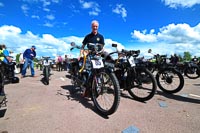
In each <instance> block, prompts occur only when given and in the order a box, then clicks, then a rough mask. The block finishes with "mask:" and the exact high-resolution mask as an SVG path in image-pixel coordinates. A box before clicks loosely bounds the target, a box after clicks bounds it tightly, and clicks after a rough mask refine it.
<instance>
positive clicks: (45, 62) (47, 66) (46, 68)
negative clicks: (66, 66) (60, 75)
mask: <svg viewBox="0 0 200 133" xmlns="http://www.w3.org/2000/svg"><path fill="white" fill-rule="evenodd" d="M42 67H43V70H42V71H43V73H42V75H43V78H42V81H43V83H44V84H46V85H49V77H50V76H51V73H50V72H51V61H50V57H45V56H43V57H42Z"/></svg>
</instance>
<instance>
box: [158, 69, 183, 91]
mask: <svg viewBox="0 0 200 133" xmlns="http://www.w3.org/2000/svg"><path fill="white" fill-rule="evenodd" d="M156 80H157V84H158V87H159V88H160V89H161V90H162V91H163V92H166V93H169V94H172V93H177V92H179V91H180V90H181V89H182V88H183V86H184V78H183V76H182V74H181V73H180V72H178V71H176V70H175V69H170V68H169V69H163V70H161V71H159V72H158V73H157V74H156Z"/></svg>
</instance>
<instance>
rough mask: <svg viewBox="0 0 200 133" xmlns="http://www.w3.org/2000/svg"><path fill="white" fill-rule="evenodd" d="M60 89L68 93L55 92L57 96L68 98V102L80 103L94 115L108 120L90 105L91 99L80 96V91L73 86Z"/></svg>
mask: <svg viewBox="0 0 200 133" xmlns="http://www.w3.org/2000/svg"><path fill="white" fill-rule="evenodd" d="M61 88H62V89H64V90H67V91H68V92H69V93H68V92H66V94H62V93H60V92H59V91H58V92H57V94H58V95H63V96H66V97H67V98H68V100H71V101H78V102H79V103H81V104H82V105H83V106H84V107H85V108H89V109H91V110H92V111H94V112H95V113H96V114H98V115H99V116H101V117H103V118H105V119H108V118H109V117H108V116H105V115H102V114H101V113H99V112H98V111H97V110H96V108H95V107H94V105H93V103H91V102H90V101H91V99H90V98H88V97H83V96H81V94H80V89H77V88H74V86H72V85H66V86H61Z"/></svg>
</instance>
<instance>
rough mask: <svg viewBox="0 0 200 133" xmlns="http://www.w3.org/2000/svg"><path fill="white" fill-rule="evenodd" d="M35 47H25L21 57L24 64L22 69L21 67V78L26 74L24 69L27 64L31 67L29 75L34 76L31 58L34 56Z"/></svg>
mask: <svg viewBox="0 0 200 133" xmlns="http://www.w3.org/2000/svg"><path fill="white" fill-rule="evenodd" d="M35 50H36V47H35V46H32V47H31V48H30V49H26V50H25V52H24V54H23V57H24V60H25V61H24V65H23V69H22V78H23V77H25V75H26V69H27V67H28V65H30V68H31V76H32V77H34V76H35V71H34V62H33V59H34V58H35V57H36V51H35Z"/></svg>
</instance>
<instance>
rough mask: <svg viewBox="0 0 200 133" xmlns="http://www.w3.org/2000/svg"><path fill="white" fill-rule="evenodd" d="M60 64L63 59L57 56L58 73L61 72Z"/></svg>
mask: <svg viewBox="0 0 200 133" xmlns="http://www.w3.org/2000/svg"><path fill="white" fill-rule="evenodd" d="M62 63H63V59H62V57H61V56H60V55H59V56H58V71H62Z"/></svg>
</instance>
